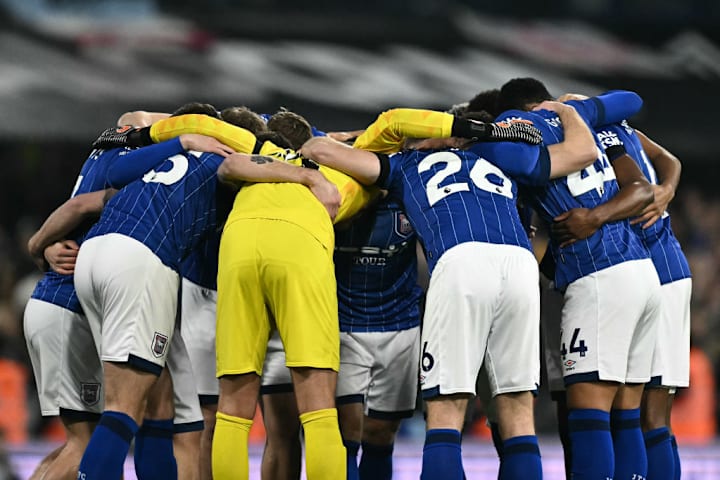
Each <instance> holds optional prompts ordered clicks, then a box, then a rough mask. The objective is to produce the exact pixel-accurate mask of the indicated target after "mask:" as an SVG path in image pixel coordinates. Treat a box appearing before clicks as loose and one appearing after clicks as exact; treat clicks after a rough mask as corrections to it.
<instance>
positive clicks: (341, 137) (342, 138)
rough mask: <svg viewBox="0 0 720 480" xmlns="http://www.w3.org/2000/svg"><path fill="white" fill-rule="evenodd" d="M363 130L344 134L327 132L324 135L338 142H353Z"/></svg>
mask: <svg viewBox="0 0 720 480" xmlns="http://www.w3.org/2000/svg"><path fill="white" fill-rule="evenodd" d="M363 133H365V130H364V129H363V130H348V131H345V132H327V133H326V134H325V135H327V136H328V137H330V138H332V139H333V140H337V141H338V142H354V141H355V140H356V139H357V138H358V137H359V136H360V135H362V134H363Z"/></svg>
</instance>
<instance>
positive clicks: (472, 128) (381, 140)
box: [353, 108, 542, 154]
mask: <svg viewBox="0 0 720 480" xmlns="http://www.w3.org/2000/svg"><path fill="white" fill-rule="evenodd" d="M448 137H462V138H468V139H473V140H478V141H522V142H528V143H533V144H538V143H540V142H541V141H542V135H540V132H539V131H538V130H537V129H536V128H535V127H534V126H532V125H529V124H526V123H517V124H515V123H504V124H497V123H485V122H480V121H476V120H468V119H464V118H459V117H455V116H453V115H450V114H449V113H444V112H437V111H433V110H422V109H413V108H396V109H393V110H388V111H385V112H383V113H381V114H380V116H379V117H378V118H377V120H375V122H373V123H372V124H371V125H370V126H368V128H367V129H366V130H365V132H364V133H363V134H362V135H360V136H359V137H358V138H357V139H356V140H355V143H353V147H355V148H359V149H362V150H369V151H372V152H378V153H386V154H390V153H396V152H398V151H400V150H401V149H402V147H403V144H404V142H405V139H406V138H448Z"/></svg>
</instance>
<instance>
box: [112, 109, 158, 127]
mask: <svg viewBox="0 0 720 480" xmlns="http://www.w3.org/2000/svg"><path fill="white" fill-rule="evenodd" d="M168 117H170V114H169V113H163V112H147V111H145V110H134V111H131V112H125V113H123V114H122V115H120V117H119V118H118V120H117V126H118V127H122V126H124V125H131V126H133V127H149V126H150V125H152V124H153V123H155V122H157V121H158V120H163V119H166V118H168Z"/></svg>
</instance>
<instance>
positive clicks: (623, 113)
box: [567, 90, 643, 127]
mask: <svg viewBox="0 0 720 480" xmlns="http://www.w3.org/2000/svg"><path fill="white" fill-rule="evenodd" d="M567 103H568V104H570V105H572V106H573V107H575V109H576V110H577V111H578V112H579V113H580V115H581V116H582V117H585V118H586V119H587V120H588V121H589V122H590V125H591V126H592V127H600V126H602V125H607V124H609V123H618V122H621V121H623V120H625V119H626V118H630V117H632V116H633V115H635V114H636V113H637V112H638V111H640V108H642V104H643V100H642V98H641V97H640V95H638V94H637V93H635V92H631V91H629V90H613V91H611V92H607V93H604V94H602V95H598V96H597V97H591V98H588V99H586V100H570V101H568V102H567Z"/></svg>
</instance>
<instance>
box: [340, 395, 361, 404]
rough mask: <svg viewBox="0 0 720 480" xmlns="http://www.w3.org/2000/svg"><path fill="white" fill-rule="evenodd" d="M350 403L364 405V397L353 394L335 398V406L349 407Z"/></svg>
mask: <svg viewBox="0 0 720 480" xmlns="http://www.w3.org/2000/svg"><path fill="white" fill-rule="evenodd" d="M351 403H365V395H363V394H362V393H353V394H350V395H340V396H337V397H335V404H336V405H350V404H351Z"/></svg>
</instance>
